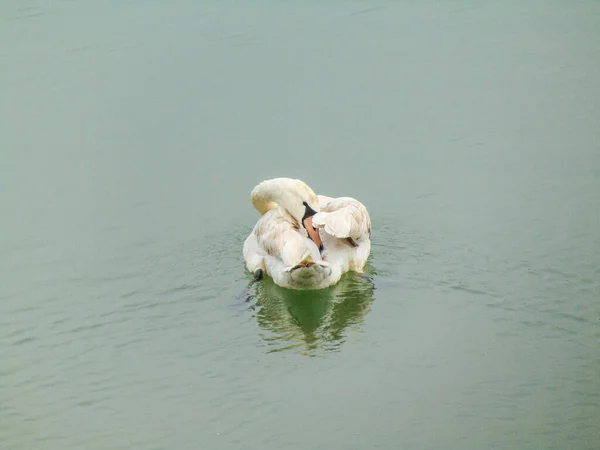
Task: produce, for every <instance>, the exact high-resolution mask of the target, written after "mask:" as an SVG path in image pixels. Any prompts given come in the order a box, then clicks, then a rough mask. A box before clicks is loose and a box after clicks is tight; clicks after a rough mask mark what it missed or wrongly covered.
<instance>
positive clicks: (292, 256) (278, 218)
mask: <svg viewBox="0 0 600 450" xmlns="http://www.w3.org/2000/svg"><path fill="white" fill-rule="evenodd" d="M254 233H255V235H256V241H257V244H258V247H259V249H260V250H262V251H263V252H264V253H265V254H267V255H269V256H272V257H275V258H278V259H280V260H281V261H282V262H283V265H284V266H285V267H287V268H293V267H296V266H299V265H307V264H309V263H315V262H318V263H321V262H322V260H321V257H320V253H319V249H318V248H317V246H316V245H315V243H314V242H313V241H311V240H310V239H308V238H307V237H305V236H303V235H302V234H300V231H299V229H298V228H297V227H296V226H295V225H294V224H292V223H291V222H289V220H288V219H287V218H286V217H285V216H284V215H283V214H281V211H280V210H279V208H276V209H272V210H270V211H268V212H267V213H266V214H265V215H264V216H262V217H261V218H260V220H259V221H258V223H257V224H256V227H255V229H254Z"/></svg>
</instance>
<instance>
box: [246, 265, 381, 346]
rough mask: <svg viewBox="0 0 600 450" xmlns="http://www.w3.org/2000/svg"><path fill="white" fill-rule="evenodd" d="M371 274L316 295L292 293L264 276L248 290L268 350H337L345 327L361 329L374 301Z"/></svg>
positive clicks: (346, 280)
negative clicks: (361, 324)
mask: <svg viewBox="0 0 600 450" xmlns="http://www.w3.org/2000/svg"><path fill="white" fill-rule="evenodd" d="M374 274H375V272H374V271H373V270H372V267H367V273H366V274H362V275H359V274H356V273H348V274H346V275H345V276H344V277H342V279H341V280H340V282H339V283H338V284H336V285H335V286H332V287H330V288H328V289H323V290H318V291H295V290H290V289H284V288H282V287H279V286H277V285H276V284H275V283H273V281H272V280H271V279H270V278H268V277H265V279H264V280H262V281H261V282H259V283H256V284H254V285H253V286H251V287H250V292H251V295H250V296H249V299H248V302H249V305H250V308H251V309H252V310H254V311H255V315H254V316H255V317H256V320H257V322H258V324H259V325H260V327H261V328H262V329H263V330H264V331H265V332H266V333H265V336H264V339H265V341H266V342H267V343H268V345H269V352H277V351H283V350H290V349H297V350H299V351H300V352H301V353H305V354H308V355H311V356H316V355H317V353H318V352H319V351H335V350H338V349H339V348H340V347H341V345H342V344H343V343H344V342H345V340H346V334H347V330H348V328H349V327H352V326H359V325H360V323H361V322H362V320H363V318H364V316H365V315H366V314H367V313H368V312H369V310H370V305H371V303H372V302H373V299H374V293H375V285H374V284H373V281H372V279H371V277H372V275H374Z"/></svg>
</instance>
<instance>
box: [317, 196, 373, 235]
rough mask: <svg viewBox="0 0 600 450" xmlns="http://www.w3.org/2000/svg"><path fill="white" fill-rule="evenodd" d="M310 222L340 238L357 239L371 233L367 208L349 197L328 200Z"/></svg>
mask: <svg viewBox="0 0 600 450" xmlns="http://www.w3.org/2000/svg"><path fill="white" fill-rule="evenodd" d="M312 223H313V225H315V226H316V227H318V228H323V229H324V230H325V232H327V233H328V234H331V235H332V236H335V237H337V238H340V239H347V238H351V239H352V240H354V241H357V240H360V239H362V238H365V237H368V236H370V234H371V218H370V217H369V213H368V212H367V208H365V206H364V205H363V204H362V203H360V202H359V201H358V200H355V199H353V198H350V197H340V198H336V199H331V200H329V201H328V202H327V203H326V205H324V207H323V208H322V209H321V212H319V213H317V214H315V215H314V217H313V220H312Z"/></svg>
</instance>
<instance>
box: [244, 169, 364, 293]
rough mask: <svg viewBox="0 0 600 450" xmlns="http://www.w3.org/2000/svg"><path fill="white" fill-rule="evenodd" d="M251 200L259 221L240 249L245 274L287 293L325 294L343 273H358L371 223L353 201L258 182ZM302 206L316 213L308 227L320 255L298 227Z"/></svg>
mask: <svg viewBox="0 0 600 450" xmlns="http://www.w3.org/2000/svg"><path fill="white" fill-rule="evenodd" d="M251 199H252V203H253V204H254V206H255V207H256V209H257V210H258V211H259V212H260V213H261V215H262V216H261V218H260V219H259V220H258V222H257V223H256V225H255V227H254V229H253V230H252V232H251V233H250V235H249V236H248V238H247V239H246V241H245V243H244V250H243V253H244V260H245V262H246V267H247V268H248V270H249V271H251V272H255V271H256V270H257V269H262V270H263V271H264V272H265V273H266V274H267V275H269V276H270V277H271V278H273V281H275V283H276V284H278V285H280V286H283V287H288V288H292V289H322V288H326V287H328V286H331V285H333V284H335V283H337V282H338V281H339V279H340V277H341V276H342V274H343V273H345V272H347V271H348V270H354V271H362V269H363V267H364V265H365V263H366V261H367V259H368V257H369V253H370V249H371V242H370V231H371V220H370V218H369V214H368V212H367V209H366V208H365V207H364V205H362V203H360V202H359V201H358V200H355V199H353V198H350V197H340V198H337V199H336V198H331V197H326V196H323V195H319V196H317V195H316V194H315V193H314V192H313V191H312V189H310V188H309V187H308V186H307V185H306V184H305V183H303V182H302V181H300V180H292V179H289V178H275V179H272V180H266V181H263V182H262V183H260V184H259V185H258V186H256V187H255V188H254V189H253V191H252V194H251ZM305 202H306V204H308V205H309V206H310V208H311V209H313V210H314V211H316V214H315V215H314V216H313V218H312V221H313V226H314V227H316V228H317V229H318V230H319V235H320V237H321V240H322V242H323V245H324V250H323V252H322V253H321V252H320V251H319V248H318V247H317V245H316V244H315V243H314V242H313V241H312V240H311V239H309V237H308V235H307V232H306V230H305V229H304V226H303V225H302V220H303V216H304V212H305V210H306V209H305V208H306V207H305V205H304V203H305ZM348 238H350V240H348Z"/></svg>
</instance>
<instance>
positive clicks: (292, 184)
mask: <svg viewBox="0 0 600 450" xmlns="http://www.w3.org/2000/svg"><path fill="white" fill-rule="evenodd" d="M250 200H251V201H252V204H253V205H254V207H255V208H256V210H257V211H258V212H259V213H260V214H261V215H263V214H265V213H266V212H268V211H270V210H271V209H273V208H276V207H277V206H280V207H281V208H283V209H285V210H286V211H287V212H288V213H289V214H290V215H291V216H292V217H293V218H294V219H295V221H297V222H298V223H300V222H301V221H302V217H303V215H304V213H305V207H304V205H303V202H304V201H305V200H306V201H308V202H309V203H312V204H313V205H315V208H316V209H318V201H317V196H316V194H315V193H314V192H313V191H312V189H310V188H309V187H308V186H306V184H304V183H302V182H301V181H300V180H293V179H290V178H274V179H271V180H266V181H263V182H262V183H260V184H258V185H257V186H256V187H255V188H254V189H253V190H252V193H251V194H250Z"/></svg>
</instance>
